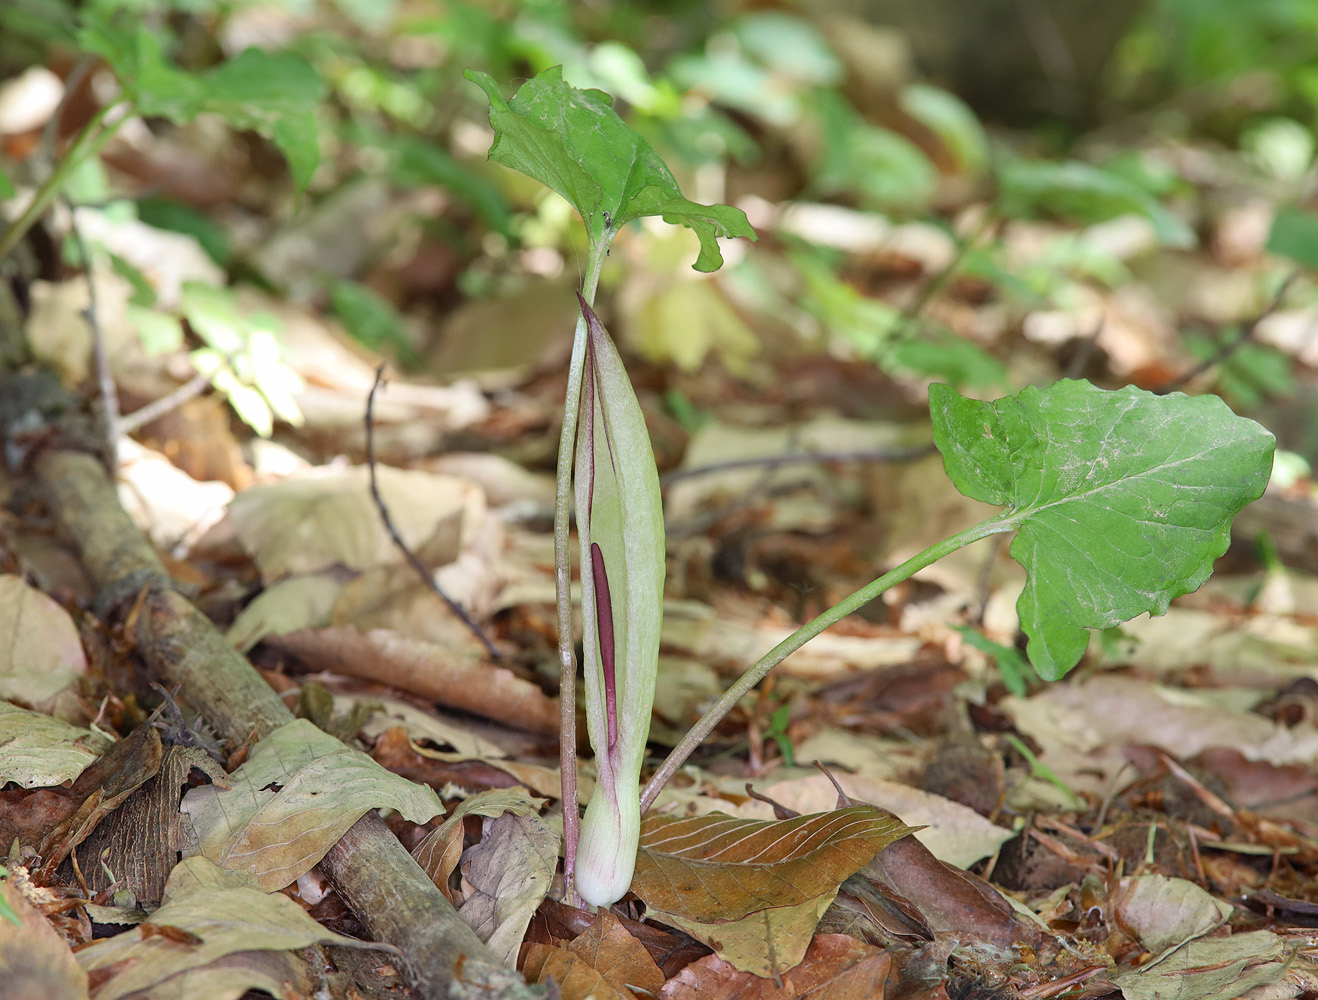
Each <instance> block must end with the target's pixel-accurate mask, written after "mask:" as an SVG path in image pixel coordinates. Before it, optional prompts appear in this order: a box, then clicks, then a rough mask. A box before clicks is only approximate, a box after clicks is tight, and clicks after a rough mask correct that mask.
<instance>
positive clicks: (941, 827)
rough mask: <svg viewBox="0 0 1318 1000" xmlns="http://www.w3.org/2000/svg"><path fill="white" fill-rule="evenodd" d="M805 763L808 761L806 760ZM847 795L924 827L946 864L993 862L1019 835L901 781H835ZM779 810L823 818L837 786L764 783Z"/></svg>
mask: <svg viewBox="0 0 1318 1000" xmlns="http://www.w3.org/2000/svg"><path fill="white" fill-rule="evenodd" d="M799 759H801V760H807V759H808V758H805V757H801V758H799ZM835 777H836V778H837V781H838V784H839V785H841V786H842V790H843V791H844V792H846V793H847V795H848V796H849V797H850V798H852V799H853V800H855V801H857V802H869V803H872V804H873V805H875V806H878V807H879V808H881V809H886V810H888V811H889V812H892V813H894V814H896V815H897V816H898V817H899V818H900V819H901V820H902V822H904V823H909V824H910V825H911V826H918V827H922V828H923V829H919V830H917V831H916V832H915V838H916V840H918V841H920V843H922V844H924V845H925V846H926V847H928V848H929V850H931V851H932V852H933V853H934V855H935V856H936V857H938V858H940V859H941V860H943V861H947V862H948V863H950V864H954V865H956V866H957V867H958V868H968V867H969V866H970V865H973V864H974V863H975V862H976V861H979V860H980V859H982V858H987V857H990V856H991V855H992V854H993V853H994V852H995V851H997V850H998V848H1000V847H1001V846H1002V845H1003V844H1005V843H1006V842H1007V841H1008V840H1010V839H1011V838H1012V837H1013V836H1014V834H1013V833H1012V831H1010V830H1007V829H1004V828H1003V827H1000V826H998V825H997V824H995V823H993V822H991V821H989V820H987V819H985V818H984V817H983V816H981V815H980V814H979V813H977V812H975V810H973V809H970V808H968V807H966V806H963V805H962V804H961V803H959V802H953V801H952V800H951V799H947V798H944V797H943V796H941V795H934V794H932V793H930V792H925V791H921V790H920V789H918V788H912V787H911V786H910V785H904V784H902V783H900V782H897V781H887V780H884V779H880V778H871V777H869V776H868V775H867V774H864V773H861V774H847V773H845V772H839V773H838V774H836V775H835ZM756 790H757V791H759V792H760V793H761V794H763V795H765V796H766V797H768V798H770V799H772V800H773V801H774V802H777V803H779V804H780V805H783V806H786V807H787V808H788V809H792V810H794V811H796V812H799V813H809V812H818V811H820V810H823V809H827V808H829V806H831V805H832V804H833V803H834V802H836V801H837V790H836V789H835V788H834V787H833V784H832V782H830V781H829V780H828V778H826V777H825V776H824V775H822V774H819V773H814V774H809V775H806V776H805V777H801V778H795V779H789V780H786V781H776V782H761V783H759V784H758V787H757V789H756Z"/></svg>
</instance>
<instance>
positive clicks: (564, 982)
mask: <svg viewBox="0 0 1318 1000" xmlns="http://www.w3.org/2000/svg"><path fill="white" fill-rule="evenodd" d="M522 974H523V975H524V976H525V977H526V979H527V982H532V983H543V982H545V980H547V979H548V978H549V977H551V976H552V977H553V978H554V979H555V980H556V981H557V982H558V983H559V985H560V987H561V988H562V991H563V996H564V998H565V1000H573V998H581V1000H585V998H586V997H589V996H592V995H593V996H596V997H599V998H600V1000H605V998H613V997H619V998H622V1000H630V998H631V997H633V996H642V997H644V996H653V995H655V994H656V993H658V992H659V990H660V988H661V987H662V986H663V985H664V974H663V972H662V971H660V969H659V966H657V965H655V963H654V959H653V958H651V957H650V953H649V952H648V951H646V949H645V945H643V944H641V942H640V941H638V940H637V939H636V938H635V937H633V936H632V935H631V933H629V932H628V930H627V929H626V928H625V927H623V925H622V921H620V920H619V919H618V918H617V917H616V916H614V915H613V914H612V913H610V912H609V911H608V910H601V911H600V912H599V913H598V914H596V917H595V922H594V923H593V924H591V926H590V927H588V928H587V929H586V931H585V933H583V934H581V935H579V936H578V937H576V938H574V939H573V940H572V941H571V942H570V943H569V944H568V945H567V946H566V947H565V948H557V947H554V946H552V945H546V944H539V943H532V944H529V945H527V948H526V955H525V959H524V961H523V965H522Z"/></svg>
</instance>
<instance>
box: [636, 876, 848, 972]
mask: <svg viewBox="0 0 1318 1000" xmlns="http://www.w3.org/2000/svg"><path fill="white" fill-rule="evenodd" d="M837 894H838V890H837V889H836V888H833V889H829V890H828V891H827V892H824V893H821V894H820V895H818V896H814V897H812V898H810V899H807V900H806V901H805V902H803V903H797V904H795V905H794V906H769V907H766V908H764V909H762V910H755V911H754V912H752V913H748V914H746V916H744V917H742V918H740V919H739V920H726V921H713V922H705V921H699V920H688V919H686V918H685V917H679V916H675V915H673V914H671V913H655V914H654V916H655V917H656V918H657V919H659V920H662V921H664V922H665V923H668V924H671V925H672V926H674V927H676V928H677V929H678V930H681V931H685V932H686V933H687V934H690V935H691V936H692V937H693V938H695V939H696V940H697V941H701V942H703V943H704V944H707V945H709V947H710V948H712V949H714V954H716V955H717V956H718V957H719V958H721V959H723V960H724V961H725V962H728V963H730V964H731V965H732V966H733V967H734V968H737V969H740V970H741V971H742V972H749V973H752V974H754V975H756V976H768V977H770V978H772V977H774V976H780V975H782V974H783V973H784V972H786V971H788V970H789V969H792V968H794V967H796V966H797V965H798V964H799V963H800V962H801V960H802V959H803V958H805V953H806V949H807V948H808V947H809V946H810V936H811V935H812V934H814V932H815V928H816V927H817V926H818V925H819V921H820V920H821V919H822V918H823V916H824V914H825V913H826V912H827V911H828V908H829V907H830V906H832V905H833V900H834V899H836V898H837Z"/></svg>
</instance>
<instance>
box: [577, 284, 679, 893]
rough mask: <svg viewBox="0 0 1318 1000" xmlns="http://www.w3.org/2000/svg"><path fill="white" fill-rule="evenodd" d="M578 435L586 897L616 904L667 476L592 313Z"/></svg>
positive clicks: (650, 665) (634, 820)
mask: <svg viewBox="0 0 1318 1000" xmlns="http://www.w3.org/2000/svg"><path fill="white" fill-rule="evenodd" d="M581 312H582V315H583V316H584V317H585V319H586V367H585V372H584V380H583V383H582V392H581V416H580V420H579V423H578V429H577V449H576V451H577V454H576V503H577V536H578V538H579V539H580V542H581V607H582V621H583V622H584V626H585V629H584V631H585V635H584V636H583V639H582V659H583V660H584V668H585V678H586V723H587V727H588V729H589V732H590V744H591V746H592V747H594V748H595V773H596V777H595V791H594V794H593V795H592V796H591V799H590V804H589V805H588V806H587V807H586V816H585V819H584V820H583V821H582V824H581V841H580V847H579V851H578V855H577V870H576V889H577V892H578V893H579V894H580V895H581V897H582V898H583V899H584V900H585V901H586V902H588V903H593V904H595V905H597V906H609V905H611V904H612V903H614V902H615V901H616V900H619V899H621V898H622V896H623V893H625V892H626V891H627V887H628V886H630V885H631V881H632V870H633V868H634V867H635V864H636V848H637V845H638V843H639V840H640V834H641V800H640V795H639V789H640V778H641V762H642V760H643V759H644V757H645V744H646V740H647V738H648V737H649V733H650V709H651V706H652V705H653V703H654V684H655V672H656V670H657V667H658V659H659V626H660V623H661V621H662V618H663V597H664V593H663V592H664V515H663V508H662V506H661V503H660V500H659V473H658V470H657V469H656V468H655V464H654V454H653V452H652V451H651V449H650V435H649V432H648V431H647V430H646V427H645V417H644V415H643V414H642V413H641V407H640V404H639V403H638V402H637V401H636V394H635V393H634V392H633V391H632V386H631V381H630V380H629V379H628V378H627V372H626V370H625V369H624V368H623V366H622V360H621V359H620V358H619V357H618V352H617V349H616V348H614V346H613V342H612V341H611V340H610V339H609V335H608V333H607V332H606V331H605V329H604V325H603V324H602V323H600V321H599V318H598V317H597V316H596V315H595V312H594V310H592V309H591V308H590V306H589V305H587V304H586V300H585V299H581Z"/></svg>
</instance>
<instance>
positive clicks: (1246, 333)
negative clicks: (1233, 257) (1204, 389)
mask: <svg viewBox="0 0 1318 1000" xmlns="http://www.w3.org/2000/svg"><path fill="white" fill-rule="evenodd" d="M1298 276H1299V272H1298V271H1292V272H1291V273H1290V274H1288V275H1287V276H1286V278H1285V280H1284V281H1282V283H1281V285H1280V287H1278V289H1277V292H1276V294H1275V295H1273V296H1272V299H1271V301H1269V302H1268V304H1267V305H1266V306H1264V307H1263V309H1262V310H1261V311H1260V312H1259V313H1258V314H1256V315H1255V316H1254V317H1253V318H1252V319H1250V320H1249V321H1248V322H1247V323H1245V325H1244V326H1242V327H1241V328H1240V332H1239V333H1237V334H1236V335H1235V336H1234V337H1232V338H1230V339H1229V340H1227V341H1226V343H1224V344H1222V345H1221V346H1220V347H1218V349H1217V350H1216V351H1214V352H1213V353H1212V354H1211V355H1210V356H1208V357H1206V358H1204V360H1203V361H1200V362H1199V363H1198V364H1197V365H1195V366H1194V367H1193V368H1191V369H1190V370H1189V371H1187V372H1185V373H1184V374H1183V375H1179V376H1177V377H1176V378H1174V379H1172V380H1171V381H1170V382H1167V383H1165V384H1164V385H1162V386H1159V387H1158V388H1157V389H1155V390H1154V392H1156V393H1157V394H1158V395H1160V396H1163V395H1166V394H1167V393H1169V392H1175V391H1176V390H1177V389H1180V388H1182V387H1183V386H1185V385H1187V384H1188V383H1189V382H1192V381H1193V380H1194V379H1196V378H1198V377H1199V376H1200V375H1202V374H1203V373H1204V372H1206V371H1208V369H1210V368H1212V367H1213V366H1214V365H1220V364H1222V363H1223V362H1224V361H1227V360H1228V359H1230V357H1231V355H1233V354H1235V353H1236V351H1238V350H1240V349H1241V348H1242V347H1244V346H1245V345H1246V344H1248V343H1250V342H1251V341H1252V340H1253V339H1254V334H1255V333H1257V332H1258V327H1259V324H1260V323H1262V322H1263V321H1264V320H1265V319H1267V318H1268V317H1269V316H1271V315H1272V314H1273V313H1275V312H1276V311H1277V310H1278V309H1279V308H1281V303H1282V300H1283V299H1284V298H1285V297H1286V293H1287V292H1288V291H1289V290H1290V287H1291V284H1292V283H1293V282H1294V281H1295V279H1296V278H1297V277H1298Z"/></svg>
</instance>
